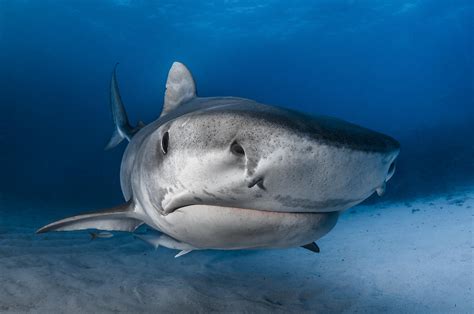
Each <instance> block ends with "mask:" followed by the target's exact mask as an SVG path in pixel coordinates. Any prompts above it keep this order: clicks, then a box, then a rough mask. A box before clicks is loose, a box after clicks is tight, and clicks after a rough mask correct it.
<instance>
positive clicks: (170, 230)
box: [158, 205, 339, 249]
mask: <svg viewBox="0 0 474 314" xmlns="http://www.w3.org/2000/svg"><path fill="white" fill-rule="evenodd" d="M338 216H339V212H329V213H310V212H304V213H289V212H276V211H268V210H255V209H245V208H237V207H224V206H214V205H188V206H182V207H179V208H177V209H175V210H174V211H173V212H171V213H169V214H168V215H166V216H161V218H160V221H159V223H158V225H159V226H158V227H159V229H160V230H161V231H162V232H164V233H166V234H168V235H170V236H172V237H173V238H176V239H179V240H180V241H182V242H185V243H189V244H191V245H192V246H194V247H198V248H213V249H216V248H217V249H242V248H283V247H297V246H303V245H306V244H308V243H311V242H313V241H315V240H317V239H319V238H321V237H322V236H324V235H325V234H326V233H328V232H329V231H330V230H331V229H332V228H333V227H334V226H335V225H336V222H337V219H338Z"/></svg>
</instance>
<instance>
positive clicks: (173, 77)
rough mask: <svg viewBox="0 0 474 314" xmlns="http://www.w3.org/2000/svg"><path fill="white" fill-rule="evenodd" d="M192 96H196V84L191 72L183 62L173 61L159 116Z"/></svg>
mask: <svg viewBox="0 0 474 314" xmlns="http://www.w3.org/2000/svg"><path fill="white" fill-rule="evenodd" d="M194 97H196V84H195V83H194V79H193V76H192V75H191V72H189V70H188V68H186V66H185V65H184V64H182V63H180V62H174V63H173V65H172V66H171V69H170V71H169V73H168V79H167V80H166V91H165V102H164V104H163V111H162V112H161V117H162V116H164V115H166V114H168V113H169V112H170V111H173V110H174V109H176V108H177V107H178V106H180V105H181V104H183V103H185V102H187V101H189V100H191V99H192V98H194Z"/></svg>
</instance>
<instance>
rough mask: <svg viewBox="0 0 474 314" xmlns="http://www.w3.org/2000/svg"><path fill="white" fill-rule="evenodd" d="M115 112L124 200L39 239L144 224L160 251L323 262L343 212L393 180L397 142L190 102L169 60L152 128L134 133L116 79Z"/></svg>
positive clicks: (256, 109)
mask: <svg viewBox="0 0 474 314" xmlns="http://www.w3.org/2000/svg"><path fill="white" fill-rule="evenodd" d="M111 108H112V112H113V116H114V121H115V123H116V131H115V132H114V135H113V137H112V139H111V141H110V142H109V144H108V148H112V147H113V146H115V145H117V144H118V143H120V141H121V140H123V139H128V140H129V141H130V143H129V144H128V146H127V148H126V151H125V153H124V156H123V159H122V165H121V172H120V174H121V188H122V192H123V195H124V198H125V201H126V202H127V203H126V204H124V205H121V206H118V207H116V208H112V209H107V210H103V211H98V212H94V213H88V214H84V215H79V216H75V217H71V218H66V219H63V220H60V221H58V222H54V223H52V224H49V225H47V226H45V227H43V228H41V229H39V230H38V232H40V233H41V232H47V231H67V230H83V229H89V228H95V229H100V230H109V231H111V230H118V231H130V232H133V231H134V230H135V229H136V228H137V227H138V226H140V225H141V224H143V223H145V224H147V225H148V226H149V227H151V228H153V229H156V230H158V231H160V232H161V233H162V234H161V235H158V236H156V237H154V238H153V239H150V237H140V238H141V239H144V240H145V241H147V242H149V243H150V244H152V245H153V246H155V247H158V246H159V245H161V246H165V247H168V248H173V249H180V250H182V252H181V253H179V254H178V256H179V255H183V254H186V253H188V252H189V251H191V250H194V249H227V250H231V249H243V248H287V247H298V246H303V247H305V248H307V249H310V250H312V251H313V252H319V248H318V247H317V245H315V244H313V241H315V240H317V239H319V238H320V237H322V236H324V235H325V234H326V233H327V232H329V231H330V230H331V229H332V228H333V227H334V225H335V224H336V222H337V219H338V216H339V213H340V212H342V211H344V210H345V209H347V208H350V207H352V206H354V205H356V204H358V203H360V202H362V201H363V200H364V199H366V198H367V197H369V196H370V195H372V194H373V193H374V192H377V194H379V195H381V194H383V192H384V191H385V186H386V182H387V181H388V180H389V179H390V178H391V177H392V175H393V173H394V171H395V159H396V157H397V155H398V153H399V144H398V142H397V141H396V140H394V139H393V138H391V137H389V136H386V135H383V134H380V133H377V132H374V131H371V130H368V129H366V128H363V127H360V126H356V125H354V124H351V123H348V122H345V121H342V120H339V119H335V118H330V117H322V116H308V115H304V114H302V113H298V112H296V111H292V110H288V109H284V108H279V107H275V106H269V105H264V104H260V103H258V102H256V101H253V100H249V99H244V98H237V97H197V95H196V87H195V83H194V80H193V78H192V76H191V73H190V72H189V70H188V69H187V68H186V67H185V66H184V65H183V64H181V63H178V62H175V63H174V64H173V66H172V67H171V69H170V72H169V75H168V80H167V83H166V92H165V101H164V106H163V112H162V114H161V116H160V118H158V119H157V120H156V121H154V122H152V123H150V124H148V125H146V126H144V125H142V124H140V125H138V126H137V127H135V128H134V127H132V126H130V124H129V122H128V119H127V117H126V113H125V109H124V106H123V104H122V101H121V98H120V94H119V91H118V84H117V80H116V75H115V70H114V74H113V76H112V82H111Z"/></svg>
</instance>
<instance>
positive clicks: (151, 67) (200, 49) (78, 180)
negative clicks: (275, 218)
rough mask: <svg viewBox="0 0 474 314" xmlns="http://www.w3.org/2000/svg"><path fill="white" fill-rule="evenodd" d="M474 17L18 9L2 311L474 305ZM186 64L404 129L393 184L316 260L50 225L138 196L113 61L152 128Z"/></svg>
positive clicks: (410, 7)
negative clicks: (123, 175) (189, 252)
mask: <svg viewBox="0 0 474 314" xmlns="http://www.w3.org/2000/svg"><path fill="white" fill-rule="evenodd" d="M473 13H474V2H473V1H471V0H451V1H441V0H406V1H382V0H361V1H357V0H319V1H302V0H301V1H299V0H296V1H281V0H273V1H271V0H268V1H255V0H254V1H250V0H248V1H245V0H235V1H233V0H227V1H172V0H166V1H133V0H129V1H127V0H107V1H32V0H31V1H29V0H21V1H13V0H0V106H1V107H0V108H1V114H0V127H1V129H0V131H1V133H0V147H1V154H0V162H1V163H0V164H1V165H2V167H1V178H2V180H0V204H1V205H0V207H1V209H0V311H5V312H28V311H39V312H47V311H49V310H58V307H59V306H60V305H61V306H63V308H62V309H63V310H64V311H76V312H81V311H87V310H89V311H99V312H107V311H124V312H131V311H151V310H156V309H161V310H164V311H181V310H182V311H197V312H200V311H204V312H205V311H212V310H214V311H238V310H242V311H247V312H254V311H257V312H260V311H264V312H265V311H279V310H281V311H296V312H305V311H307V312H312V311H316V310H324V311H335V312H339V311H348V312H352V311H363V312H364V311H365V312H367V311H368V312H371V311H395V312H396V311H408V312H410V311H418V312H420V311H422V312H423V311H427V312H451V311H452V312H470V311H472V310H473V309H472V298H473V292H472V286H473V281H474V278H473V270H472V250H473V244H472V229H473V227H472V226H473V224H472V219H473V214H472V207H471V206H472V205H474V201H473V197H474V193H473V190H474V78H473V77H474V62H473V60H474V58H473V57H474V50H473V49H474V45H473V44H474V40H473V38H474V35H473V30H474V25H473V24H474V22H473V21H474V14H473ZM173 61H180V62H183V63H184V64H186V65H187V66H188V67H189V69H190V70H191V72H192V73H193V76H194V79H195V80H196V84H197V88H198V95H200V96H239V97H245V98H251V99H255V100H257V101H259V102H262V103H266V104H272V105H278V106H283V107H288V108H292V109H296V110H299V111H303V112H305V113H308V114H316V115H330V116H335V117H338V118H342V119H344V120H347V121H350V122H353V123H356V124H359V125H362V126H365V127H368V128H371V129H374V130H377V131H380V132H382V133H385V134H389V135H391V136H392V137H394V138H396V139H397V140H398V141H399V142H400V144H401V153H400V155H399V158H398V163H397V171H396V173H395V176H394V177H393V178H392V179H391V181H390V182H389V184H388V187H387V192H386V194H385V195H384V196H383V197H382V198H376V197H372V198H370V199H369V200H367V201H366V202H365V203H364V204H363V205H361V206H358V207H356V209H355V210H353V212H350V213H347V214H346V216H345V218H343V219H341V221H340V222H339V224H338V226H337V227H336V228H335V229H334V230H333V231H332V232H331V233H330V234H329V235H328V236H327V239H326V238H324V239H322V242H321V243H322V244H323V245H321V247H322V254H320V255H316V256H314V255H311V254H309V253H307V252H303V250H301V251H300V250H298V249H294V250H293V249H292V250H277V251H268V252H265V251H263V252H259V251H239V252H212V251H211V252H209V251H206V252H198V253H196V254H195V255H194V256H193V257H189V258H188V257H187V256H186V257H183V258H180V259H178V260H174V259H173V258H172V256H173V254H172V252H167V250H166V249H163V250H164V251H160V250H159V251H156V252H154V251H153V250H152V249H150V248H149V247H147V246H145V245H144V244H142V243H138V242H136V241H133V238H132V237H131V236H130V237H129V236H125V235H118V236H117V237H114V238H113V239H103V240H102V239H100V240H99V241H94V242H89V239H88V237H87V234H81V233H72V234H68V235H66V234H58V235H56V234H55V235H52V236H47V237H44V236H36V235H34V234H33V233H34V231H35V230H36V229H37V228H38V227H40V226H42V225H44V224H45V223H48V222H51V221H53V220H54V219H58V218H62V217H66V216H68V215H70V214H74V213H78V212H81V211H84V210H87V209H97V208H101V207H109V206H112V205H116V204H120V203H121V202H123V198H122V194H121V190H120V184H119V168H120V162H121V156H122V153H123V150H124V148H125V146H126V145H125V144H122V145H120V146H119V147H118V148H116V149H114V150H112V151H104V146H105V144H106V143H107V141H108V140H109V137H110V136H111V134H112V131H113V123H112V119H111V115H110V112H109V104H108V103H109V99H108V97H109V94H108V87H109V80H110V76H111V72H112V69H113V66H114V64H115V63H116V62H119V63H120V65H119V67H118V79H119V84H120V88H121V94H122V99H123V101H124V103H125V105H126V107H127V111H128V114H129V118H130V120H131V121H132V122H133V124H135V123H136V122H137V121H138V120H143V121H144V122H145V123H149V122H151V121H153V120H154V119H156V118H157V117H158V115H159V113H160V112H161V106H162V103H163V96H164V90H165V82H166V77H167V73H168V70H169V68H170V66H171V64H172V62H173ZM430 204H433V205H430ZM451 214H452V215H451ZM364 215H365V216H364ZM423 215H425V216H423ZM449 215H451V216H449ZM344 224H346V225H345V227H344ZM433 225H434V226H435V228H438V229H436V230H435V231H433ZM394 226H396V229H393V230H392V229H390V227H394ZM443 226H444V229H442V228H443ZM370 227H373V229H370ZM415 228H416V232H415V231H414V230H415ZM427 228H430V229H429V230H430V231H427V230H428V229H427ZM440 228H441V230H440ZM366 230H367V231H366ZM369 230H370V232H369ZM385 236H386V237H389V238H390V240H387V238H383V237H385ZM392 236H394V238H392ZM380 237H382V238H380ZM400 237H402V238H400ZM48 239H49V242H48ZM364 240H365V242H364ZM325 241H326V242H325ZM351 241H354V242H351ZM373 241H375V242H373ZM417 241H418V242H417ZM417 243H418V244H419V245H418V244H417ZM420 243H421V244H420ZM409 244H410V245H415V244H416V247H417V248H418V250H417V252H414V251H413V248H409V249H407V248H406V247H403V245H409ZM400 246H402V247H400ZM415 250H416V248H415ZM450 250H451V251H450ZM383 252H385V253H383ZM193 254H194V253H193ZM387 254H388V255H387ZM412 254H416V255H412ZM404 258H405V259H404ZM425 259H426V260H425ZM2 260H3V262H2ZM276 260H278V261H279V262H278V263H276V262H275V261H276ZM324 260H326V261H324ZM341 260H342V261H341ZM349 261H352V263H351V262H349ZM394 261H398V262H396V265H395V264H394V263H395V262H394ZM76 262H77V264H75V263H76ZM318 263H319V264H318ZM354 263H355V264H354ZM316 264H317V265H318V266H315V265H316ZM40 265H43V266H44V267H42V268H41V267H40ZM197 265H198V266H197ZM349 265H350V266H349ZM375 265H377V266H375ZM417 265H418V266H417ZM469 265H470V266H469ZM450 266H451V267H452V268H449V267H450ZM417 267H419V268H417ZM387 271H388V272H389V273H390V274H387ZM107 272H110V273H107ZM80 274H81V275H80ZM104 274H108V275H105V277H107V278H109V279H107V278H103V281H100V279H98V278H101V276H103V275H104ZM165 274H166V275H165ZM341 274H343V275H342V277H341ZM354 274H357V275H354ZM443 274H444V275H443ZM371 275H372V277H371ZM120 276H123V277H120ZM321 276H322V278H321ZM360 276H362V277H360ZM374 278H375V279H374ZM387 278H388V279H387ZM58 282H61V284H58ZM171 283H172V284H171ZM335 283H337V284H335ZM351 283H352V284H351ZM104 285H106V286H104ZM454 286H456V287H457V288H456V289H458V290H455V288H452V287H454ZM91 287H92V288H91ZM104 287H107V289H108V290H107V289H106V288H104ZM111 287H112V288H111ZM166 287H168V288H169V289H168V290H166ZM216 287H217V288H216ZM249 287H250V288H249ZM157 289H158V290H157ZM215 289H218V290H219V289H220V290H221V291H223V292H222V293H218V292H216V291H217V290H215ZM252 289H255V290H252ZM275 289H276V290H275ZM359 289H360V290H359ZM46 291H49V292H46ZM156 291H159V293H155V292H156ZM173 291H180V293H179V294H178V296H177V295H176V294H174V293H172V292H173ZM249 291H253V292H252V293H250V292H249ZM275 291H276V292H275ZM288 291H290V292H288ZM341 291H343V292H341ZM413 291H417V292H416V293H415V292H413ZM63 293H64V295H63ZM259 293H260V294H259ZM404 293H405V294H404ZM65 295H66V296H65ZM407 296H409V297H407ZM127 297H130V298H132V299H130V300H128V299H127ZM407 298H408V299H409V300H408V299H407ZM59 299H63V302H64V303H63V304H61V301H60V300H59ZM40 300H43V301H40ZM44 300H46V301H44ZM83 300H89V301H88V302H85V303H84V302H83ZM323 300H324V301H323ZM111 304H113V305H111ZM231 304H234V305H233V306H231Z"/></svg>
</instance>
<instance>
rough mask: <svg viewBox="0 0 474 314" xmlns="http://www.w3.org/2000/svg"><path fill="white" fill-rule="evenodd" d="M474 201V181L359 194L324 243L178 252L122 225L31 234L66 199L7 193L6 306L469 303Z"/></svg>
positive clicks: (397, 306) (2, 272)
mask: <svg viewBox="0 0 474 314" xmlns="http://www.w3.org/2000/svg"><path fill="white" fill-rule="evenodd" d="M19 207H22V206H19ZM473 208H474V191H460V192H458V193H454V194H450V195H443V196H440V197H437V198H428V199H419V200H415V201H410V202H402V203H387V202H385V203H379V204H376V205H370V206H369V205H365V206H364V205H363V206H357V207H355V208H353V209H350V210H348V211H347V212H345V213H344V214H343V215H342V217H341V219H340V220H339V222H338V224H337V225H336V227H335V228H334V229H333V230H332V231H331V232H330V233H329V234H328V235H327V236H325V237H324V238H322V239H320V240H319V241H318V244H319V246H320V248H321V253H320V254H315V253H312V252H310V251H307V250H304V249H299V248H295V249H287V250H260V251H256V250H255V251H253V250H245V251H235V252H226V251H195V252H191V253H189V254H187V255H185V256H182V257H180V258H178V259H175V258H174V257H173V256H174V255H175V254H176V253H177V252H176V251H172V250H168V249H165V248H159V249H158V250H155V249H154V248H152V247H150V246H148V245H147V244H145V243H143V242H142V241H140V240H137V239H134V238H133V236H132V235H129V234H125V233H117V234H116V235H115V236H114V237H113V238H110V239H97V240H94V241H91V240H90V237H89V235H88V234H87V232H71V233H52V234H45V235H35V234H34V231H35V230H36V229H37V228H38V227H40V226H42V225H44V224H46V223H48V222H51V221H52V220H54V219H58V218H62V217H64V216H67V215H69V214H72V212H71V210H70V209H68V210H67V212H59V211H54V212H52V211H50V212H47V211H44V210H43V209H38V208H34V207H31V206H30V207H29V208H28V209H19V210H15V209H14V208H12V203H11V202H10V203H8V204H3V205H2V204H1V203H0V312H6V313H23V312H29V313H61V312H64V313H108V312H126V313H138V312H142V313H143V312H146V313H158V312H159V313H183V312H193V313H195V312H202V313H207V312H249V313H254V312H257V313H263V312H286V313H287V312H296V313H302V312H324V313H330V312H345V313H352V312H371V313H372V312H373V313H379V312H392V313H407V312H409V313H473V312H474V294H473V290H472V289H473V283H474V264H473V248H474V244H473V233H472V231H473V218H474V212H473ZM81 211H83V210H82V209H78V210H77V212H81Z"/></svg>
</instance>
